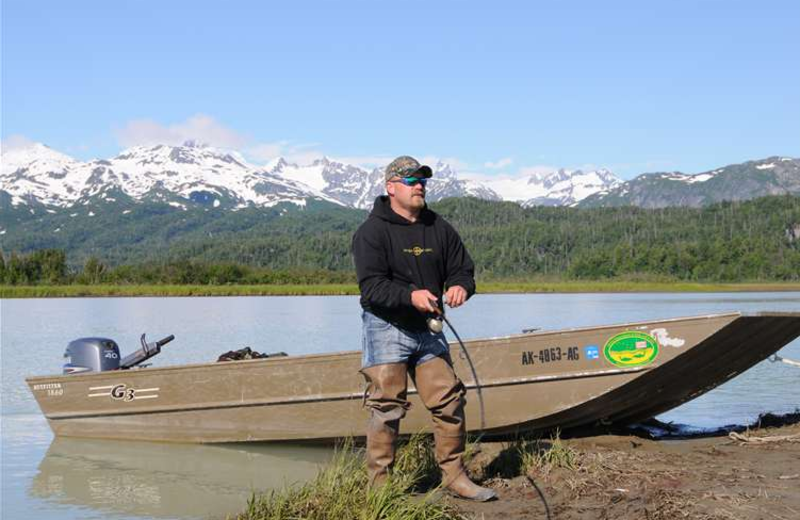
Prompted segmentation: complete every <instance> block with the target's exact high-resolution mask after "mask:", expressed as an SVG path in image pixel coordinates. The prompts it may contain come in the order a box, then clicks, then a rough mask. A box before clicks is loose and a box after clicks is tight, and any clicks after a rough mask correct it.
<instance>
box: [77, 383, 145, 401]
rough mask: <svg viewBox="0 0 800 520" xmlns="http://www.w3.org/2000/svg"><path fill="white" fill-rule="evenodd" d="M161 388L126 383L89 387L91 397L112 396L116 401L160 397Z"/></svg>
mask: <svg viewBox="0 0 800 520" xmlns="http://www.w3.org/2000/svg"><path fill="white" fill-rule="evenodd" d="M158 391H159V388H132V387H129V386H128V385H126V384H124V383H118V384H116V385H108V386H93V387H90V388H89V397H110V398H111V399H113V400H114V401H123V402H126V403H128V402H131V401H136V400H137V399H156V398H158Z"/></svg>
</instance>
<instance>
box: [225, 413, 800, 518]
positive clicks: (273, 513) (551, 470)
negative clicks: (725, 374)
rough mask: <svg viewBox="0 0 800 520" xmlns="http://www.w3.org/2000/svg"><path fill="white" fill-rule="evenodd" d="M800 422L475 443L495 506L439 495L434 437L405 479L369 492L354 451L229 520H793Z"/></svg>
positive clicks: (476, 461)
mask: <svg viewBox="0 0 800 520" xmlns="http://www.w3.org/2000/svg"><path fill="white" fill-rule="evenodd" d="M799 421H800V416H799V415H798V414H797V413H791V414H786V415H784V416H772V415H764V416H762V417H761V418H760V419H759V421H758V422H757V423H756V424H754V425H750V426H749V427H747V428H746V429H745V428H744V427H742V428H740V429H737V430H741V431H740V433H739V434H738V435H734V436H729V435H727V431H723V430H721V431H719V432H717V433H716V434H714V435H711V436H699V437H696V438H689V439H684V440H671V441H657V440H649V439H647V438H643V437H638V436H633V435H626V434H621V435H611V434H606V435H598V436H587V437H581V438H572V439H565V440H562V439H560V438H559V437H558V435H556V436H554V437H553V438H550V439H519V440H516V441H512V442H484V443H482V444H481V446H480V450H476V449H475V448H476V446H474V445H471V446H470V451H471V452H472V454H471V456H469V457H467V458H468V459H469V460H468V462H469V471H470V474H471V476H472V477H473V478H474V479H475V480H476V481H477V482H479V483H480V484H481V485H484V486H489V487H491V488H493V489H495V490H496V491H497V493H498V495H499V497H500V498H499V500H497V501H493V502H487V503H474V502H469V501H465V500H459V499H454V498H451V497H449V496H446V495H445V494H444V493H442V492H441V490H440V489H439V487H438V484H439V482H438V470H437V468H436V466H435V463H434V462H433V458H432V449H431V441H430V439H429V438H426V437H422V436H417V437H414V438H412V439H411V440H410V441H409V442H408V443H407V444H405V446H403V447H402V448H401V449H400V450H399V453H400V456H399V460H398V463H397V466H396V470H397V471H396V473H395V477H394V478H393V479H392V480H391V481H390V482H389V484H388V485H387V486H385V487H384V488H382V489H380V490H371V491H367V489H366V487H367V486H366V484H367V477H366V472H365V470H364V463H363V458H362V456H363V455H362V454H361V453H360V452H359V451H356V450H353V449H352V446H350V445H347V446H345V447H344V449H341V450H340V451H339V452H338V453H337V456H336V457H335V458H334V460H333V461H332V462H331V463H330V464H329V465H327V466H326V467H324V468H323V469H322V470H321V472H320V474H319V475H318V476H317V478H315V479H313V480H312V481H310V482H308V483H306V484H304V485H300V486H295V487H287V488H285V489H283V490H280V491H273V492H267V493H265V494H259V493H256V494H254V496H253V497H252V498H251V500H250V501H249V503H248V504H247V505H246V506H245V507H244V510H243V511H242V512H240V513H238V514H236V515H235V516H232V517H231V518H235V519H236V520H277V519H283V518H306V519H310V520H323V519H325V520H327V519H331V518H354V519H375V520H394V519H397V520H399V519H415V520H428V519H430V520H434V519H435V520H482V519H489V518H503V519H507V520H522V519H529V518H530V519H533V518H537V519H539V518H549V517H552V518H558V519H560V520H588V519H595V518H596V519H602V518H615V519H617V520H639V519H642V518H649V519H651V520H673V519H675V518H696V519H701V520H731V519H737V518H775V519H779V520H788V519H789V518H796V517H797V511H798V510H800V487H798V486H797V482H798V479H800V475H798V471H797V470H798V466H797V462H798V460H800V422H799ZM534 486H535V488H534Z"/></svg>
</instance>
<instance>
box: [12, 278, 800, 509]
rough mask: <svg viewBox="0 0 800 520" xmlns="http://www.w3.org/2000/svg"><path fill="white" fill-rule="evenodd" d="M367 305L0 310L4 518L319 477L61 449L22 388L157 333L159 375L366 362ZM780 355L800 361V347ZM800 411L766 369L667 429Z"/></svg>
mask: <svg viewBox="0 0 800 520" xmlns="http://www.w3.org/2000/svg"><path fill="white" fill-rule="evenodd" d="M735 310H739V311H764V310H775V311H795V312H800V293H746V294H574V295H478V296H476V297H475V298H473V299H472V300H471V301H470V302H469V303H468V304H467V305H466V306H464V307H463V308H461V309H457V310H455V311H451V313H450V314H449V316H450V320H451V322H452V323H453V325H455V326H456V327H457V328H458V332H459V334H460V335H461V336H462V338H464V339H467V338H478V337H488V336H501V335H506V334H511V333H516V332H520V331H521V330H522V329H525V328H534V327H540V328H544V329H558V328H565V327H578V326H590V325H601V324H611V323H618V322H629V321H639V320H648V319H659V318H671V317H678V316H688V315H694V314H707V313H716V312H726V311H735ZM359 312H360V309H359V306H358V299H357V298H356V297H310V296H306V297H242V298H233V297H230V298H103V299H95V298H80V299H38V300H0V366H1V367H2V394H0V396H1V399H2V400H1V401H0V403H1V404H2V408H1V411H2V417H1V419H2V430H0V433H1V434H2V459H1V460H0V466H1V469H2V500H1V501H0V503H1V504H2V505H0V516H2V518H9V519H11V518H37V519H56V518H57V519H77V518H98V519H100V518H118V519H122V518H137V519H138V518H176V519H190V518H209V517H218V518H219V517H223V518H224V516H225V515H226V514H230V513H235V512H236V511H238V510H240V509H242V508H243V507H244V505H245V503H246V500H247V498H248V496H249V495H250V493H251V491H253V490H255V491H259V490H264V489H269V488H274V487H280V486H282V485H284V484H287V483H291V482H296V481H300V480H303V479H307V478H310V477H311V476H313V475H314V473H315V472H316V470H317V468H318V467H319V465H320V464H321V463H323V462H324V461H325V460H327V458H328V457H329V456H330V452H329V451H328V450H326V449H321V448H314V447H307V446H306V447H303V446H286V445H280V446H263V445H247V446H194V445H173V444H159V443H137V442H117V441H94V440H83V439H54V438H53V435H52V433H51V432H50V430H49V428H48V426H47V423H46V422H45V421H44V419H43V418H42V417H41V415H40V414H39V411H38V407H37V406H36V403H35V401H34V400H33V398H32V397H31V395H30V394H29V392H28V389H27V387H26V386H25V384H24V378H25V377H26V376H29V375H41V374H53V373H59V372H60V371H61V363H62V354H63V351H64V348H65V347H66V345H67V343H68V342H69V341H70V340H72V339H76V338H79V337H84V336H104V337H110V338H113V339H115V340H116V341H117V343H119V344H120V348H121V349H122V351H123V354H127V353H129V352H130V351H132V350H133V349H135V348H137V347H138V342H139V336H140V335H141V334H142V333H143V332H147V334H148V337H149V338H151V339H157V338H161V337H164V336H167V335H168V334H174V335H175V337H176V340H175V341H173V342H172V343H170V344H169V345H167V346H166V347H165V348H164V351H163V352H162V353H161V354H160V355H159V356H158V357H156V358H155V359H154V360H153V361H154V365H156V366H165V365H175V364H182V363H188V362H205V361H212V360H215V359H216V358H217V356H218V355H219V354H221V353H222V352H226V351H228V350H232V349H238V348H242V347H244V346H250V347H251V348H253V349H255V350H258V351H260V352H273V351H278V350H282V351H285V352H287V353H289V354H290V355H296V354H308V353H318V352H335V351H341V350H357V349H358V348H360V338H359V333H360V332H359V331H360V318H359ZM780 354H781V355H782V356H784V357H787V358H791V359H800V341H795V342H793V343H792V344H790V345H788V346H787V347H785V348H784V349H783V350H782V351H781V352H780ZM798 406H800V369H798V368H796V367H792V366H789V365H786V364H783V363H770V362H763V363H761V364H759V365H757V366H755V367H753V368H752V369H751V370H750V371H748V372H746V373H745V374H743V375H741V376H739V377H738V378H736V379H734V380H732V381H730V382H728V383H727V384H725V385H723V386H721V387H719V388H717V389H715V390H713V391H711V392H709V393H707V394H705V395H703V396H701V397H700V398H698V399H696V400H694V401H692V402H690V403H687V404H685V405H684V406H682V407H680V408H677V409H675V410H672V411H671V412H669V413H667V414H665V415H663V416H661V417H660V419H662V420H665V421H675V422H679V423H684V424H689V425H692V426H701V427H711V426H721V425H725V424H730V423H743V422H748V421H751V420H752V419H754V418H755V417H757V415H758V414H759V413H761V412H767V411H771V412H787V411H792V410H794V409H795V408H796V407H798Z"/></svg>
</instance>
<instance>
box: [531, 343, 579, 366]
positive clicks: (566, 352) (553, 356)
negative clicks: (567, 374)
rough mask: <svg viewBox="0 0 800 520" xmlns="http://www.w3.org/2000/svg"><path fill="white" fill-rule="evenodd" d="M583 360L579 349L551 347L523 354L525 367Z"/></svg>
mask: <svg viewBox="0 0 800 520" xmlns="http://www.w3.org/2000/svg"><path fill="white" fill-rule="evenodd" d="M580 359H581V355H580V351H579V350H578V347H567V348H561V347H550V348H543V349H540V350H538V351H536V350H527V351H525V352H523V353H522V364H523V365H534V364H536V363H552V362H554V361H579V360H580Z"/></svg>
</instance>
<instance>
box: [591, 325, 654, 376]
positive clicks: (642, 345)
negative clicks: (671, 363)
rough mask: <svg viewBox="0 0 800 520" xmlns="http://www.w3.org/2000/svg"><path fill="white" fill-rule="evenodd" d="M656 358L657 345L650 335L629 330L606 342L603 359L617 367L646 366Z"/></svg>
mask: <svg viewBox="0 0 800 520" xmlns="http://www.w3.org/2000/svg"><path fill="white" fill-rule="evenodd" d="M657 356H658V343H657V342H656V340H655V338H653V336H651V335H650V334H646V333H644V332H638V331H633V330H629V331H626V332H621V333H619V334H617V335H616V336H614V337H612V338H611V339H609V340H608V341H607V342H606V345H605V347H603V357H605V358H606V360H608V362H609V363H611V364H612V365H615V366H618V367H625V368H627V367H638V366H642V365H648V364H650V363H652V362H653V360H655V359H656V357H657Z"/></svg>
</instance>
